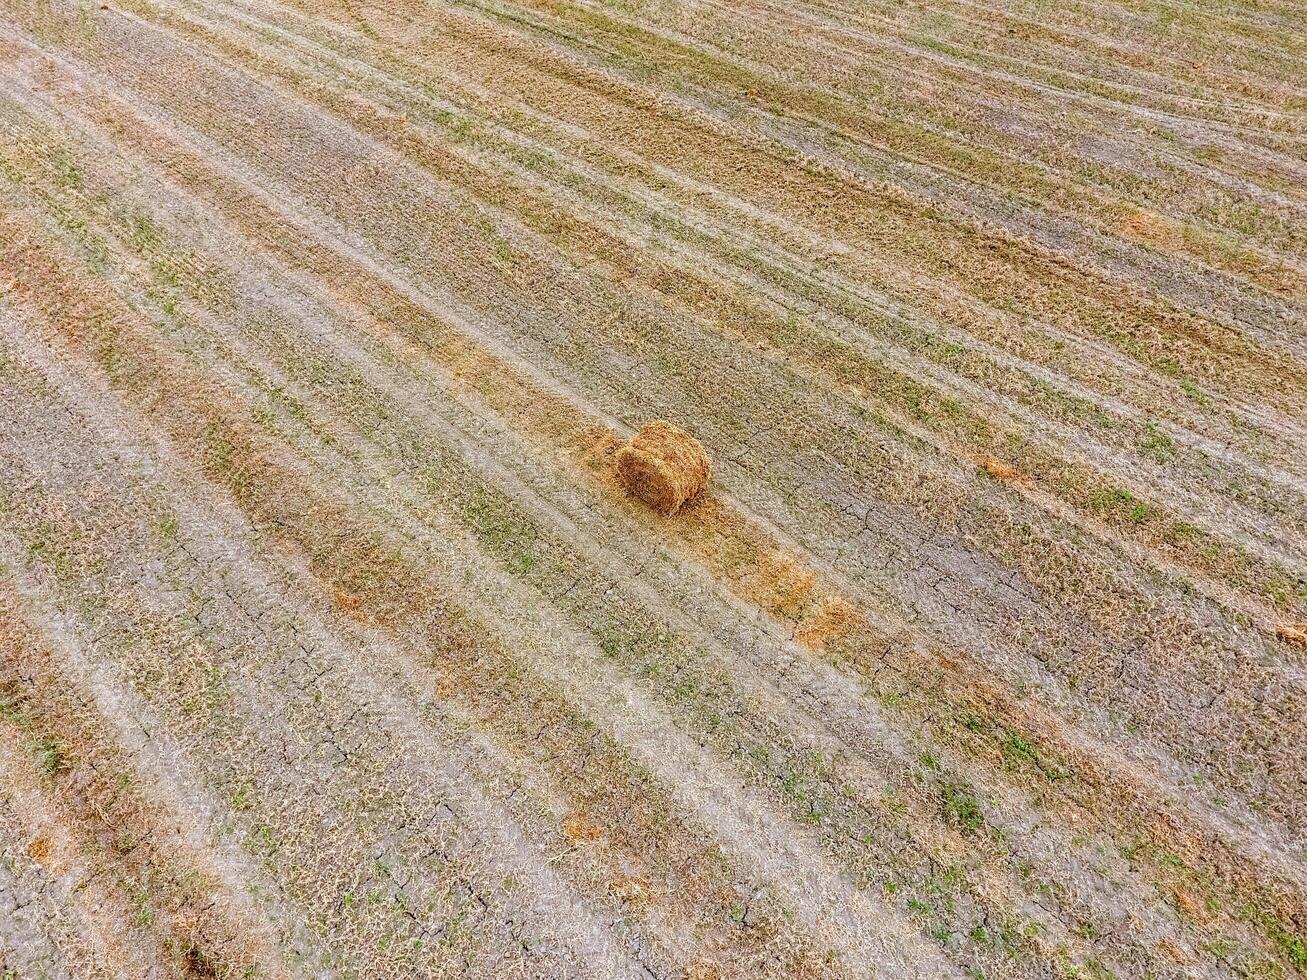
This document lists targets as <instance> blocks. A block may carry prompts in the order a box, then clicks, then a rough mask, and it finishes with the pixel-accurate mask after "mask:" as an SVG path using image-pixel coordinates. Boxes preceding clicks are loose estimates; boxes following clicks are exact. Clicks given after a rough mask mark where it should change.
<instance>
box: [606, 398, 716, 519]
mask: <svg viewBox="0 0 1307 980" xmlns="http://www.w3.org/2000/svg"><path fill="white" fill-rule="evenodd" d="M617 476H618V478H619V479H620V480H621V481H622V486H623V487H625V488H626V492H627V493H629V494H631V495H632V496H635V497H639V498H640V499H641V500H643V501H644V502H645V503H647V504H648V505H649V506H650V507H652V508H654V510H657V511H660V512H662V513H664V514H675V513H676V512H677V511H678V510H680V509H681V506H682V505H683V504H684V503H685V502H686V501H687V500H690V499H691V498H692V497H694V496H695V495H696V494H698V493H700V492H701V491H702V490H703V489H704V487H706V486H707V485H708V479H709V477H711V476H712V466H711V465H710V464H709V463H708V457H707V456H706V455H705V454H704V451H703V446H702V445H700V443H699V440H698V439H696V438H694V436H692V435H690V433H688V432H686V431H685V430H684V429H681V428H678V427H677V426H674V425H672V423H670V422H664V421H662V420H659V421H657V422H650V423H649V424H648V425H646V426H645V427H644V428H642V429H641V430H640V431H639V432H638V433H636V436H635V438H634V439H632V440H631V441H630V442H628V443H627V444H626V445H625V446H623V447H622V448H621V449H619V450H618V451H617Z"/></svg>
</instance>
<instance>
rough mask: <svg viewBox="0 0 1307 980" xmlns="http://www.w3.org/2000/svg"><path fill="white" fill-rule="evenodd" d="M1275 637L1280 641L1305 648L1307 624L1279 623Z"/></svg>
mask: <svg viewBox="0 0 1307 980" xmlns="http://www.w3.org/2000/svg"><path fill="white" fill-rule="evenodd" d="M1275 635H1276V636H1278V637H1279V638H1280V639H1282V640H1288V641H1289V642H1290V643H1297V644H1299V645H1300V646H1305V647H1307V622H1303V623H1281V624H1280V625H1279V626H1277V627H1276V628H1275Z"/></svg>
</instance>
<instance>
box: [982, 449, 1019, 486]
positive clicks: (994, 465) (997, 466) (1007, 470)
mask: <svg viewBox="0 0 1307 980" xmlns="http://www.w3.org/2000/svg"><path fill="white" fill-rule="evenodd" d="M980 468H981V469H982V470H984V471H985V472H986V473H987V474H989V475H990V476H991V477H993V478H994V479H995V480H1002V481H1004V482H1005V483H1012V482H1015V481H1016V480H1019V479H1021V471H1020V470H1019V469H1017V468H1016V467H1015V466H1010V465H1008V464H1007V463H1005V462H1003V461H1002V460H1001V459H995V458H994V457H993V456H984V457H982V458H981V460H980Z"/></svg>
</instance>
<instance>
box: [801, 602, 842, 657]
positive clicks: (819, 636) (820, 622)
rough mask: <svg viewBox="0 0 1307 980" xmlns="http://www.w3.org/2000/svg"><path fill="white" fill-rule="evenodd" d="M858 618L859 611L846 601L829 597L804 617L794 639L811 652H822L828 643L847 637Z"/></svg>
mask: <svg viewBox="0 0 1307 980" xmlns="http://www.w3.org/2000/svg"><path fill="white" fill-rule="evenodd" d="M857 617H858V612H857V610H856V609H854V608H853V606H852V605H850V604H849V603H848V602H846V601H845V600H844V599H840V598H837V597H835V596H827V597H826V598H825V599H822V600H821V601H820V602H818V603H816V604H815V605H813V607H812V609H811V610H809V611H808V612H807V613H806V614H805V615H804V617H803V620H802V622H800V623H799V625H798V628H797V629H795V631H794V639H795V640H797V641H798V642H799V644H800V645H802V646H805V647H807V648H808V649H809V650H821V649H823V648H824V647H825V646H826V644H827V643H830V642H831V641H833V640H838V639H841V638H842V637H844V636H846V635H847V634H848V632H849V630H850V629H852V628H853V624H854V623H855V622H857Z"/></svg>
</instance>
